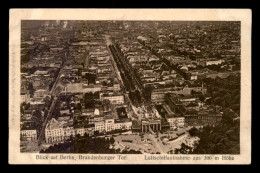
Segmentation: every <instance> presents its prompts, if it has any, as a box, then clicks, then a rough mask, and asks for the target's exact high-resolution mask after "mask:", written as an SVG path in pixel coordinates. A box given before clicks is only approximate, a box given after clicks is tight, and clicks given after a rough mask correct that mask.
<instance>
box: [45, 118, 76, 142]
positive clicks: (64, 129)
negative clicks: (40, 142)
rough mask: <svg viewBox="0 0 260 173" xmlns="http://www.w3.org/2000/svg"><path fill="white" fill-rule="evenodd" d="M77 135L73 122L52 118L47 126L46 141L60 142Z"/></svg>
mask: <svg viewBox="0 0 260 173" xmlns="http://www.w3.org/2000/svg"><path fill="white" fill-rule="evenodd" d="M70 136H75V132H74V128H73V122H72V123H71V122H69V121H58V120H56V119H55V118H52V119H51V120H50V121H49V122H48V124H47V125H46V128H45V139H46V143H59V142H62V141H65V140H66V139H69V137H70Z"/></svg>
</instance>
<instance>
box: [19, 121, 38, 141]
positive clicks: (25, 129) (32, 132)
mask: <svg viewBox="0 0 260 173" xmlns="http://www.w3.org/2000/svg"><path fill="white" fill-rule="evenodd" d="M20 133H21V139H22V140H26V141H35V140H37V129H36V125H35V124H34V123H32V122H25V123H23V125H22V128H21V132H20Z"/></svg>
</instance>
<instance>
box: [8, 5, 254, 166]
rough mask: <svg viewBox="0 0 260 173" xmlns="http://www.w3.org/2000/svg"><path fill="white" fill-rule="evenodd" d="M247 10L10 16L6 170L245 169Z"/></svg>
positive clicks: (36, 11) (27, 13) (30, 12)
mask: <svg viewBox="0 0 260 173" xmlns="http://www.w3.org/2000/svg"><path fill="white" fill-rule="evenodd" d="M251 24H252V12H251V10H249V9H11V10H10V20H9V35H10V37H9V164H250V163H251Z"/></svg>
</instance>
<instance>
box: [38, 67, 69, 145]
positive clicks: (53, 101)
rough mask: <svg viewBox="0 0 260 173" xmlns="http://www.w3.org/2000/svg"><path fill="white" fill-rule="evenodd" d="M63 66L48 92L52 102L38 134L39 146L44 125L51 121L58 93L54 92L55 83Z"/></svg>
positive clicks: (42, 137)
mask: <svg viewBox="0 0 260 173" xmlns="http://www.w3.org/2000/svg"><path fill="white" fill-rule="evenodd" d="M64 64H65V63H63V65H62V67H61V69H60V72H59V74H58V76H57V78H56V80H55V82H54V84H53V86H52V88H51V91H50V94H51V96H53V97H54V98H53V100H52V103H51V106H50V109H49V111H48V115H47V118H46V119H45V121H44V123H43V124H42V129H41V132H40V135H39V138H38V144H39V145H40V144H41V143H42V141H43V140H44V134H45V133H44V132H45V128H46V125H47V123H48V121H49V120H50V119H51V115H52V112H53V110H54V107H55V104H56V101H57V96H56V95H57V94H58V93H56V92H55V91H56V87H57V83H58V81H59V79H60V76H61V73H62V71H63V68H64Z"/></svg>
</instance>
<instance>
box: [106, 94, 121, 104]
mask: <svg viewBox="0 0 260 173" xmlns="http://www.w3.org/2000/svg"><path fill="white" fill-rule="evenodd" d="M101 100H102V101H103V100H109V101H110V102H111V103H112V104H124V103H125V98H124V96H123V95H112V96H110V95H102V96H101Z"/></svg>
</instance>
